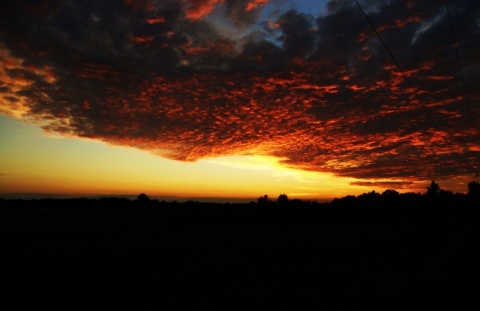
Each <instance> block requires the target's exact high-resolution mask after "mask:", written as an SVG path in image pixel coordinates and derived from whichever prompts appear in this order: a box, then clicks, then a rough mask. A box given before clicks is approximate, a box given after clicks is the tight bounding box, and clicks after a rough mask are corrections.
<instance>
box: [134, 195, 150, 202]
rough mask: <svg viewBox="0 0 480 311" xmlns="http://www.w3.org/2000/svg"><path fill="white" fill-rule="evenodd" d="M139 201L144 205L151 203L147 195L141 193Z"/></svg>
mask: <svg viewBox="0 0 480 311" xmlns="http://www.w3.org/2000/svg"><path fill="white" fill-rule="evenodd" d="M137 200H138V201H139V202H140V203H142V204H145V203H150V202H151V200H150V198H149V197H148V195H146V194H145V193H140V194H139V195H138V197H137Z"/></svg>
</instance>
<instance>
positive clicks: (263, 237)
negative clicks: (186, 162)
mask: <svg viewBox="0 0 480 311" xmlns="http://www.w3.org/2000/svg"><path fill="white" fill-rule="evenodd" d="M1 203H2V204H3V205H4V206H3V207H1V208H0V228H1V232H0V233H1V243H2V262H3V263H2V277H1V279H2V283H3V284H4V285H6V288H4V289H3V290H2V292H3V295H2V296H3V298H2V300H1V303H2V304H4V305H6V304H8V308H2V309H4V310H7V309H9V310H10V309H21V308H23V307H26V306H32V305H33V306H36V307H40V306H41V305H45V306H48V307H60V308H62V309H63V310H68V309H72V308H83V309H92V308H101V309H109V308H114V307H116V306H124V307H125V306H126V307H128V308H130V309H162V308H164V307H165V308H167V307H168V309H180V308H187V309H200V308H201V309H204V308H206V309H225V310H228V309H234V310H250V309H278V308H281V307H283V308H288V309H299V310H338V309H357V308H360V307H368V308H370V309H382V310H385V309H387V310H388V309H404V308H409V309H410V308H415V309H416V308H419V307H428V308H432V307H438V306H447V307H449V308H455V309H458V310H466V309H477V307H478V305H479V296H480V295H479V294H478V293H479V291H478V289H479V288H480V286H479V285H480V284H479V283H480V278H479V276H480V274H479V271H480V270H479V265H480V261H479V259H480V252H479V243H480V230H479V229H480V228H479V219H480V218H479V215H480V213H479V211H478V210H477V209H475V208H465V209H459V210H458V211H457V210H455V209H454V208H452V209H443V210H441V211H439V212H437V211H435V212H432V211H431V210H426V211H423V210H422V212H417V213H406V214H399V213H393V212H392V213H380V214H378V213H377V214H375V213H358V212H352V211H351V210H340V209H339V208H334V207H332V206H331V205H328V204H326V205H316V206H310V207H304V206H303V207H297V208H296V207H292V206H289V207H278V206H276V207H260V206H258V205H257V204H245V205H231V204H230V205H228V204H200V203H194V202H190V203H184V204H173V203H170V204H168V203H163V204H161V203H158V202H157V203H158V204H157V205H155V206H153V205H151V206H150V205H148V206H146V205H141V204H138V202H133V203H127V202H126V201H121V200H118V201H114V202H109V203H108V204H103V205H102V204H100V203H99V202H96V201H91V200H58V201H57V200H55V201H53V200H44V201H24V202H21V201H2V202H1ZM172 304H173V307H172ZM12 307H13V308H12Z"/></svg>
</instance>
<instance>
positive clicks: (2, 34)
mask: <svg viewBox="0 0 480 311" xmlns="http://www.w3.org/2000/svg"><path fill="white" fill-rule="evenodd" d="M361 3H363V1H362V2H361ZM368 3H369V2H365V3H364V6H365V8H366V10H367V13H368V15H369V18H370V19H371V20H372V22H373V23H374V25H375V26H376V28H377V30H378V32H379V34H380V35H381V37H382V39H383V40H384V41H385V43H386V45H387V46H388V47H389V49H390V52H391V53H392V54H393V55H394V56H395V58H396V60H397V62H398V64H400V66H401V68H402V70H403V71H404V73H405V75H406V76H407V77H408V81H407V80H406V79H405V78H404V77H403V76H402V74H401V73H400V71H399V69H398V68H397V66H396V65H395V63H394V62H393V61H392V59H391V58H390V56H389V54H388V53H387V51H386V50H385V48H384V47H383V45H382V44H381V42H380V41H379V38H378V37H377V36H376V34H375V33H374V32H373V30H372V29H371V27H370V25H369V24H368V22H367V21H366V19H365V17H364V16H363V15H362V13H361V11H360V10H359V9H358V7H356V6H352V5H351V3H350V2H348V1H347V2H343V1H331V2H330V3H329V4H328V5H327V8H328V10H327V12H326V14H325V15H323V16H320V17H314V16H310V15H307V14H304V13H301V12H297V11H288V12H283V13H282V14H280V15H279V16H275V17H273V15H272V17H271V18H270V17H268V18H267V19H265V20H261V18H263V17H262V16H264V15H268V14H263V15H262V14H261V13H262V12H263V11H262V10H264V9H265V5H266V4H267V1H258V0H256V1H253V0H252V1H246V0H245V1H233V0H232V1H228V0H225V1H215V0H203V1H199V0H197V1H192V0H190V1H173V0H171V1H158V2H157V1H124V2H122V1H113V0H112V1H102V2H101V3H93V2H92V3H87V4H86V3H84V2H83V1H73V0H69V1H53V0H52V1H37V2H31V1H19V2H15V3H12V4H7V5H4V6H5V7H4V9H3V10H2V13H0V17H1V20H2V21H1V22H0V23H1V30H0V58H1V59H2V62H1V63H2V65H0V98H1V103H0V111H1V112H3V113H5V114H10V115H16V116H21V117H23V118H26V119H30V120H32V121H36V122H40V123H41V124H43V127H44V128H45V129H47V130H50V131H55V132H59V133H62V134H65V135H73V136H80V137H88V138H94V139H99V140H103V141H106V142H109V143H112V144H118V145H125V146H133V147H136V148H140V149H144V150H148V151H151V152H153V153H156V154H158V155H160V156H163V157H167V158H171V159H177V160H182V161H195V160H198V159H200V158H205V157H216V156H225V155H239V154H245V155H246V154H262V155H271V156H278V157H282V158H286V159H287V160H285V161H284V162H285V164H286V165H289V166H292V167H296V168H301V169H305V170H312V171H321V172H331V173H334V174H336V175H338V176H349V177H355V178H361V179H379V178H384V179H385V178H388V179H403V180H406V179H408V180H416V179H417V178H421V179H425V178H431V177H435V178H438V179H442V178H453V177H455V176H459V175H466V174H472V173H475V172H476V171H478V163H479V160H480V144H479V140H478V138H479V137H480V133H479V126H478V124H480V122H479V118H480V108H479V107H480V105H479V101H480V92H479V90H480V85H479V81H480V71H479V69H480V59H479V58H478V55H479V54H480V41H478V40H477V38H478V37H479V35H480V21H479V19H478V16H479V14H480V8H479V7H478V5H475V4H474V3H473V2H471V1H458V2H457V3H455V4H453V3H452V4H450V5H451V7H450V12H451V18H452V25H454V26H455V28H454V30H455V31H456V33H455V34H456V38H457V40H458V51H459V55H460V59H461V64H462V75H461V74H460V70H459V68H460V67H459V63H458V62H457V58H456V53H455V48H454V41H453V39H452V30H451V28H450V24H449V22H448V16H447V13H446V8H445V6H444V5H443V4H440V3H434V4H431V3H430V4H426V3H422V4H419V3H415V4H414V3H413V2H407V3H406V2H405V1H400V0H398V1H397V0H392V1H387V2H384V3H383V4H381V5H377V6H376V7H371V5H369V4H368ZM272 14H273V13H272ZM212 16H213V17H212ZM215 18H217V20H221V19H226V20H231V21H232V26H231V29H230V30H229V32H228V31H226V30H225V29H223V28H222V27H221V26H219V24H218V23H216V20H215ZM240 21H243V22H240ZM246 29H249V30H250V31H246ZM462 76H463V81H464V82H465V83H464V84H462Z"/></svg>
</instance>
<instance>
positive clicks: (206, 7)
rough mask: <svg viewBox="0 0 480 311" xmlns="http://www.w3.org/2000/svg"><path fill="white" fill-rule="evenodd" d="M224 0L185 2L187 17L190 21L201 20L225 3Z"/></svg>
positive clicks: (192, 0) (187, 0) (188, 0)
mask: <svg viewBox="0 0 480 311" xmlns="http://www.w3.org/2000/svg"><path fill="white" fill-rule="evenodd" d="M223 1H224V0H184V3H185V5H186V15H185V16H186V17H187V18H189V19H193V20H196V19H201V18H202V17H204V16H205V15H208V14H209V13H210V12H212V11H213V9H214V8H215V7H216V6H217V5H219V4H221V3H223Z"/></svg>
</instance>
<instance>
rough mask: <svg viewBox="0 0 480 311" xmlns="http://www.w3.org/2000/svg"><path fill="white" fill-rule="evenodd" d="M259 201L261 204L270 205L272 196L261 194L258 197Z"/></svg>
mask: <svg viewBox="0 0 480 311" xmlns="http://www.w3.org/2000/svg"><path fill="white" fill-rule="evenodd" d="M257 202H258V204H259V205H269V204H270V203H271V202H272V201H271V200H270V198H269V197H268V194H265V195H263V196H260V197H259V198H258V199H257Z"/></svg>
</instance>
